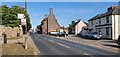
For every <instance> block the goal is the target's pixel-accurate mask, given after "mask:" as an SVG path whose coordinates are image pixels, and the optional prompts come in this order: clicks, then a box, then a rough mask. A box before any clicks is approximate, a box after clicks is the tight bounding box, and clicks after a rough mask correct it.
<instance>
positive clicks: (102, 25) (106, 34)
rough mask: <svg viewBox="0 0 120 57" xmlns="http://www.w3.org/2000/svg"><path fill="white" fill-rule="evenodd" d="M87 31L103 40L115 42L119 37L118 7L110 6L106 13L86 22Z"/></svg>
mask: <svg viewBox="0 0 120 57" xmlns="http://www.w3.org/2000/svg"><path fill="white" fill-rule="evenodd" d="M88 22H89V29H90V30H89V31H90V32H98V33H100V34H101V35H102V37H103V38H109V39H113V40H117V39H118V36H119V35H120V6H111V7H109V8H108V10H107V12H105V13H103V14H98V15H96V16H95V17H93V18H91V19H89V20H88Z"/></svg>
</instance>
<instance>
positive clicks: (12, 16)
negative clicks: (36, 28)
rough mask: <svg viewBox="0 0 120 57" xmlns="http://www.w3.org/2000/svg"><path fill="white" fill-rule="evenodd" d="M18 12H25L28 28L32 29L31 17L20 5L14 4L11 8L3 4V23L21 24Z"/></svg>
mask: <svg viewBox="0 0 120 57" xmlns="http://www.w3.org/2000/svg"><path fill="white" fill-rule="evenodd" d="M17 14H24V15H25V18H26V20H27V30H30V28H31V26H32V25H31V23H30V18H29V15H28V13H27V11H26V10H25V8H22V7H20V6H12V7H11V8H9V7H7V6H6V5H3V6H2V25H5V26H10V27H18V26H19V24H20V20H19V19H18V18H17Z"/></svg>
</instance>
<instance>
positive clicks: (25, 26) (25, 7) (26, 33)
mask: <svg viewBox="0 0 120 57" xmlns="http://www.w3.org/2000/svg"><path fill="white" fill-rule="evenodd" d="M25 10H26V13H27V0H25ZM25 19H26V16H25ZM25 34H27V19H26V25H25Z"/></svg>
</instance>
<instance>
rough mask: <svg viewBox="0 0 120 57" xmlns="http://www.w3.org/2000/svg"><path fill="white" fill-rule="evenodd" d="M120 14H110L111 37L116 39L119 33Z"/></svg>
mask: <svg viewBox="0 0 120 57" xmlns="http://www.w3.org/2000/svg"><path fill="white" fill-rule="evenodd" d="M119 22H120V15H112V32H113V34H112V38H113V40H117V39H118V36H119V35H120V23H119Z"/></svg>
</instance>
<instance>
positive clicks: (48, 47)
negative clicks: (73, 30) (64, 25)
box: [30, 34, 119, 57]
mask: <svg viewBox="0 0 120 57" xmlns="http://www.w3.org/2000/svg"><path fill="white" fill-rule="evenodd" d="M30 36H31V38H32V40H33V42H34V43H35V45H36V46H37V48H38V49H39V51H40V54H39V55H88V56H90V57H93V56H92V55H118V54H119V53H117V52H112V51H109V50H104V49H101V48H98V47H93V46H90V45H85V44H81V43H75V42H72V41H68V40H64V39H60V38H57V37H52V36H49V35H39V34H31V35H30ZM70 37H71V36H70ZM61 38H63V37H61ZM105 57H107V56H105ZM108 57H109V56H108Z"/></svg>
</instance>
